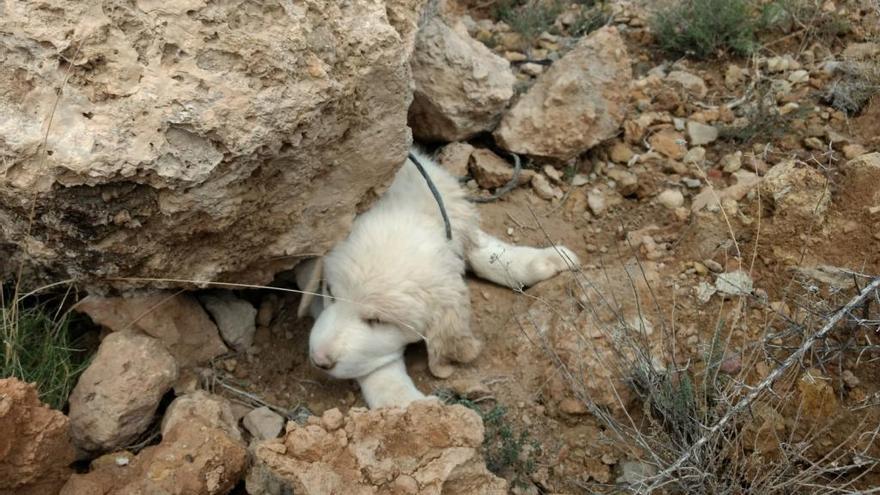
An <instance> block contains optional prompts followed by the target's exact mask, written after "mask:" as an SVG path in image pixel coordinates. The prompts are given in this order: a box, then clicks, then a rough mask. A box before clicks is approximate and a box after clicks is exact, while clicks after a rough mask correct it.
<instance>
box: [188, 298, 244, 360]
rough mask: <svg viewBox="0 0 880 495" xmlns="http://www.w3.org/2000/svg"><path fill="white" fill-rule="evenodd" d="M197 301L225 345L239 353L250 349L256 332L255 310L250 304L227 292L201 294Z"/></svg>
mask: <svg viewBox="0 0 880 495" xmlns="http://www.w3.org/2000/svg"><path fill="white" fill-rule="evenodd" d="M199 300H200V301H201V302H202V304H203V305H204V306H205V310H207V311H208V313H210V314H211V317H213V319H214V322H216V323H217V328H218V329H219V330H220V336H221V337H222V338H223V340H224V341H225V342H226V343H227V344H229V345H230V346H231V347H232V348H233V349H235V350H236V351H239V352H244V351H247V350H248V349H250V347H251V346H252V345H253V343H254V333H255V332H256V331H257V310H256V309H255V308H254V306H253V305H252V304H251V303H249V302H247V301H245V300H244V299H239V298H238V297H236V296H235V295H234V294H232V293H231V292H228V291H218V292H213V293H206V294H201V295H199Z"/></svg>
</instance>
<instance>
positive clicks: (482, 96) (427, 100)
mask: <svg viewBox="0 0 880 495" xmlns="http://www.w3.org/2000/svg"><path fill="white" fill-rule="evenodd" d="M463 31H464V30H460V29H459V30H455V29H452V28H450V27H449V26H447V25H446V24H445V23H444V22H443V20H442V19H441V18H440V17H435V18H433V19H431V20H429V21H428V23H427V24H425V25H424V26H423V27H422V29H421V30H420V31H419V34H418V37H417V39H416V50H415V54H414V55H413V58H412V62H411V64H412V72H413V79H414V80H415V85H416V87H415V93H414V94H413V103H412V106H411V107H410V109H409V125H410V126H411V127H412V129H413V135H414V136H415V137H416V138H417V139H420V140H423V141H447V142H448V141H462V140H465V139H467V138H469V137H471V136H473V135H475V134H478V133H480V132H484V131H491V130H493V129H494V128H495V126H497V125H498V121H499V120H500V119H501V112H502V111H503V110H504V108H505V107H506V106H507V102H508V101H510V99H511V98H512V97H513V85H514V84H515V83H516V77H514V75H513V73H512V72H511V70H510V63H509V62H508V61H507V60H505V59H503V58H501V57H499V56H498V55H495V54H494V53H492V51H491V50H489V49H488V48H486V45H484V44H482V43H480V42H479V41H477V40H475V39H473V38H471V37H470V36H468V34H467V32H466V31H464V32H463Z"/></svg>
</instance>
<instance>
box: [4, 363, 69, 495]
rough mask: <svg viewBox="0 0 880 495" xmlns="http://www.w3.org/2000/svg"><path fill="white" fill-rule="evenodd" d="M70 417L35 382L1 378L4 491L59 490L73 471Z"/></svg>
mask: <svg viewBox="0 0 880 495" xmlns="http://www.w3.org/2000/svg"><path fill="white" fill-rule="evenodd" d="M74 460H75V452H74V448H73V444H72V443H71V442H70V435H69V433H68V420H67V417H66V416H64V414H62V413H61V412H60V411H53V410H52V409H50V408H49V407H48V406H46V405H45V404H43V403H42V402H40V399H39V397H38V396H37V389H36V387H35V386H34V385H32V384H27V383H24V382H22V381H20V380H17V379H15V378H4V379H0V493H9V494H13V493H14V494H18V495H43V494H49V493H57V492H58V490H59V489H60V488H61V486H62V485H63V484H64V483H65V482H66V481H67V478H68V477H70V475H71V474H72V473H73V470H71V469H70V464H71V463H72V462H73V461H74Z"/></svg>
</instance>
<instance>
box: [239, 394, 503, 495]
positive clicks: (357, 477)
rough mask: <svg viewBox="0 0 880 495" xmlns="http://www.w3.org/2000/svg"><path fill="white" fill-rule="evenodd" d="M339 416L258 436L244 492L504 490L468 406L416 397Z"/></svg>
mask: <svg viewBox="0 0 880 495" xmlns="http://www.w3.org/2000/svg"><path fill="white" fill-rule="evenodd" d="M344 422H345V425H344V426H343V427H342V428H339V429H335V430H334V429H327V428H326V427H324V426H322V425H321V422H318V423H314V424H311V425H308V426H298V425H295V424H293V423H291V426H292V429H290V430H289V431H288V432H287V434H286V436H285V437H283V438H281V439H277V440H270V441H266V442H262V443H260V444H258V445H257V446H256V448H255V449H254V463H255V465H254V467H253V468H252V469H251V471H250V472H249V474H248V477H247V490H248V493H280V492H279V490H280V489H281V487H287V489H289V490H292V492H293V493H297V494H301V495H324V494H329V493H340V494H341V493H345V494H351V495H362V494H363V495H366V494H373V493H377V487H384V486H387V485H390V486H392V487H394V489H395V490H397V491H396V492H388V493H410V494H424V495H428V494H443V495H490V494H491V495H505V494H507V482H505V481H504V480H503V479H501V478H498V477H496V476H494V475H492V474H491V473H489V472H488V471H487V470H486V467H485V464H484V461H483V459H482V455H481V454H480V448H481V444H482V442H483V425H482V422H481V421H480V418H479V416H478V415H477V414H476V413H475V412H474V411H472V410H470V409H467V408H465V407H463V406H444V405H442V404H441V403H440V402H439V401H436V400H427V401H417V402H414V403H412V404H411V405H410V406H409V407H408V408H407V409H400V408H386V409H377V410H372V411H367V410H364V409H353V410H351V411H350V412H349V414H348V416H346V417H345V419H344ZM378 489H379V493H385V492H383V491H382V489H381V488H378Z"/></svg>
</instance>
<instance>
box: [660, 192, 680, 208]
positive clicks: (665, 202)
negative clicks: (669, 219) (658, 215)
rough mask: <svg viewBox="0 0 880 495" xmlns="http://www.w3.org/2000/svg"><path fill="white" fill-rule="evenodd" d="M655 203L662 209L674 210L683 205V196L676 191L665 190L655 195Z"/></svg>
mask: <svg viewBox="0 0 880 495" xmlns="http://www.w3.org/2000/svg"><path fill="white" fill-rule="evenodd" d="M657 202H658V203H660V204H661V205H662V206H663V207H664V208H667V209H670V210H674V209H676V208H678V207H680V206H682V205H684V195H683V194H681V191H679V190H678V189H666V190H664V191H663V192H661V193H660V194H658V195H657Z"/></svg>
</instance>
